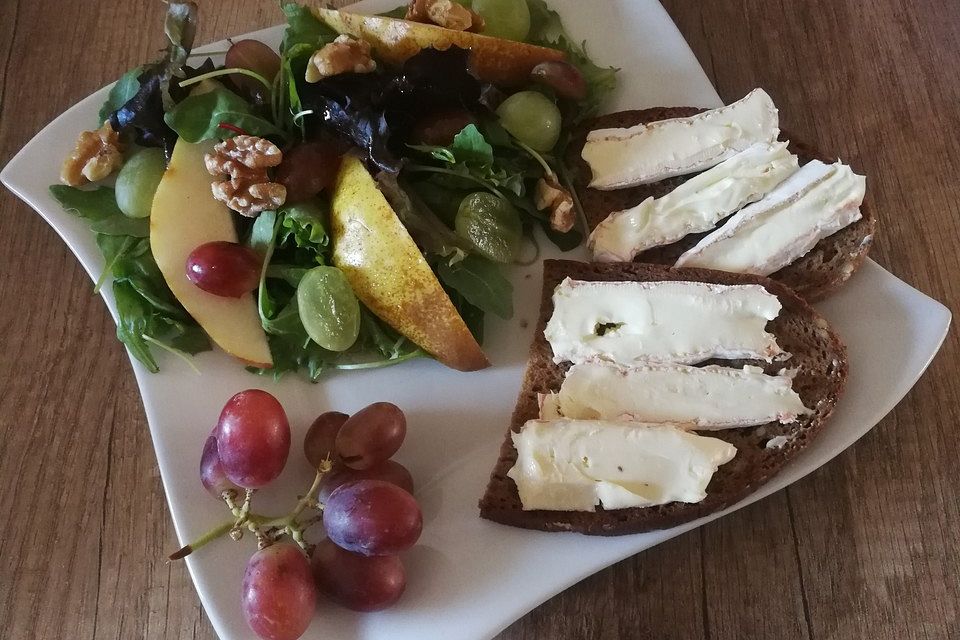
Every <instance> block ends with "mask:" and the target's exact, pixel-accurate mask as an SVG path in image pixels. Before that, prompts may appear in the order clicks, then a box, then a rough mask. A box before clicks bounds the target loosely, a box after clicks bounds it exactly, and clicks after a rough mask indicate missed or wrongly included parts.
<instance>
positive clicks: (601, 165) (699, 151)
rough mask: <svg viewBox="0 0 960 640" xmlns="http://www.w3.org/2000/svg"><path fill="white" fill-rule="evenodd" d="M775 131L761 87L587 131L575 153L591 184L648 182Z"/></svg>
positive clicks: (708, 163)
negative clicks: (718, 102)
mask: <svg viewBox="0 0 960 640" xmlns="http://www.w3.org/2000/svg"><path fill="white" fill-rule="evenodd" d="M779 134H780V129H779V118H778V115H777V108H776V107H775V106H774V105H773V100H771V99H770V96H769V95H767V93H766V92H765V91H764V90H763V89H754V90H753V91H751V92H750V93H748V94H747V95H746V96H745V97H744V98H742V99H740V100H738V101H737V102H734V103H733V104H730V105H727V106H726V107H720V108H719V109H711V110H709V111H704V112H702V113H698V114H697V115H695V116H691V117H689V118H672V119H669V120H660V121H658V122H649V123H647V124H640V125H637V126H635V127H628V128H625V129H597V130H594V131H591V132H590V133H589V134H587V140H586V143H585V144H584V147H583V151H582V152H581V156H582V157H583V159H584V160H585V161H586V162H587V164H588V165H590V170H591V171H592V173H593V179H592V180H591V182H590V186H591V187H593V188H594V189H602V190H610V189H622V188H624V187H633V186H636V185H638V184H649V183H651V182H657V181H659V180H663V179H665V178H671V177H673V176H682V175H686V174H688V173H695V172H697V171H703V170H704V169H709V168H710V167H712V166H714V165H716V164H719V163H720V162H723V161H724V160H726V159H727V158H729V157H731V156H733V155H734V154H736V153H737V152H739V151H743V150H744V149H746V148H747V147H749V146H751V145H753V144H756V143H758V142H773V141H774V140H776V139H777V136H778V135H779Z"/></svg>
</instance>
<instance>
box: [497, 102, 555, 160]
mask: <svg viewBox="0 0 960 640" xmlns="http://www.w3.org/2000/svg"><path fill="white" fill-rule="evenodd" d="M497 116H498V117H499V118H500V124H501V125H503V128H504V129H506V130H507V131H509V132H510V133H511V134H513V137H515V138H516V139H517V140H519V141H520V142H522V143H524V144H526V145H529V146H530V147H532V148H534V149H535V150H537V151H540V152H543V153H546V152H548V151H550V150H551V149H553V147H554V146H556V144H557V140H559V139H560V109H558V108H557V105H555V104H554V103H553V101H551V100H550V98H548V97H547V96H545V95H543V94H542V93H539V92H537V91H521V92H519V93H515V94H513V95H512V96H510V97H509V98H507V99H506V100H504V101H503V103H502V104H501V105H500V106H499V107H498V108H497Z"/></svg>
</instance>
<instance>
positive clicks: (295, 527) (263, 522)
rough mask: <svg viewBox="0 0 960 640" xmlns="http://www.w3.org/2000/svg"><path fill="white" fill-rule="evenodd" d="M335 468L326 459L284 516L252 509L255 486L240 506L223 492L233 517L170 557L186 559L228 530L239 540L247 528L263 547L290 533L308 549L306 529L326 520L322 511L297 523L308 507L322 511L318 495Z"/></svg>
mask: <svg viewBox="0 0 960 640" xmlns="http://www.w3.org/2000/svg"><path fill="white" fill-rule="evenodd" d="M332 468H333V464H332V463H331V462H330V461H329V460H324V461H323V462H322V463H321V464H320V467H319V468H318V469H317V473H316V475H315V476H314V478H313V484H311V485H310V488H309V489H307V492H306V493H305V494H304V495H303V496H302V497H301V498H300V499H299V500H297V504H296V505H295V506H294V508H293V511H291V512H290V513H288V514H287V515H284V516H279V517H270V516H264V515H260V514H258V513H254V512H252V511H251V510H250V499H251V498H252V497H253V494H254V490H253V489H247V490H246V494H245V496H244V500H243V504H242V505H240V506H239V507H238V506H237V504H236V502H235V501H234V496H233V495H232V494H231V493H228V492H224V495H223V496H222V497H223V501H224V502H225V503H226V505H227V507H228V508H229V509H230V512H231V514H232V515H233V519H231V520H227V521H226V522H223V523H221V524H219V525H217V526H216V527H214V528H213V529H210V530H209V531H207V532H206V533H204V534H203V535H201V536H200V537H199V538H197V539H196V540H194V541H193V542H191V543H190V544H188V545H185V546H183V547H181V548H180V549H178V550H177V551H174V552H173V553H171V554H170V555H169V556H168V559H169V560H171V561H173V560H181V559H183V558H186V557H187V556H188V555H190V554H191V553H193V552H194V551H196V550H197V549H199V548H201V547H203V546H205V545H206V544H208V543H210V542H211V541H213V540H216V539H217V538H221V537H223V536H225V535H227V534H228V533H229V534H230V535H231V537H232V538H234V540H239V539H240V536H241V534H242V530H243V528H244V527H246V528H247V529H249V530H250V531H251V532H253V534H254V535H255V536H256V537H257V546H258V547H259V548H261V549H263V548H264V547H266V546H269V545H270V544H272V543H273V542H276V541H277V540H279V539H280V537H282V536H284V535H289V536H290V537H291V538H293V540H294V541H295V542H296V543H297V544H298V545H300V547H301V548H302V549H303V550H304V551H306V549H307V543H306V541H305V540H304V539H303V532H304V531H306V530H307V529H308V528H309V527H310V526H312V525H314V524H316V523H317V522H320V520H322V519H323V515H322V513H321V514H319V515H314V516H311V517H309V518H306V519H305V520H304V521H303V522H297V518H298V517H299V516H300V514H302V513H303V512H304V511H305V510H306V509H307V507H313V508H315V509H318V510H320V511H321V512H322V511H323V504H321V503H320V502H319V501H318V500H317V494H318V492H319V491H320V484H321V482H322V481H323V477H324V476H325V475H326V474H327V473H329V472H330V469H332Z"/></svg>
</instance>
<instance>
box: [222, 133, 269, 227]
mask: <svg viewBox="0 0 960 640" xmlns="http://www.w3.org/2000/svg"><path fill="white" fill-rule="evenodd" d="M203 160H204V164H205V165H206V167H207V171H209V172H210V175H212V176H224V175H226V176H229V177H230V179H229V180H224V181H222V182H214V183H213V184H211V185H210V188H211V190H212V191H213V197H214V198H216V199H217V200H219V201H220V202H223V203H224V204H226V205H227V206H228V207H230V208H231V209H233V210H234V211H236V212H237V213H239V214H240V215H244V216H247V217H251V218H253V217H256V215H257V214H258V213H260V212H261V211H267V210H273V209H276V208H277V207H279V206H280V205H282V204H283V203H284V202H286V200H287V188H286V187H284V186H283V185H282V184H279V183H276V182H271V181H270V177H269V176H268V175H267V169H269V168H271V167H276V166H277V165H279V164H280V162H281V161H282V160H283V153H282V152H281V151H280V149H279V148H278V147H277V145H275V144H273V143H272V142H270V141H269V140H266V139H265V138H258V137H257V136H246V135H241V136H235V137H233V138H229V139H227V140H224V141H223V142H221V143H220V144H218V145H217V146H215V147H214V148H213V153H208V154H207V155H206V156H204V158H203Z"/></svg>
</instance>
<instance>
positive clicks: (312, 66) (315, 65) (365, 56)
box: [305, 35, 377, 82]
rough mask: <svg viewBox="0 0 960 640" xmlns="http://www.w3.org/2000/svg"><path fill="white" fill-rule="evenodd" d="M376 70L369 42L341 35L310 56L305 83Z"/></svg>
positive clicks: (375, 62)
mask: <svg viewBox="0 0 960 640" xmlns="http://www.w3.org/2000/svg"><path fill="white" fill-rule="evenodd" d="M376 68H377V61H376V60H374V59H373V58H372V57H371V56H370V43H369V42H366V41H364V40H354V39H353V38H351V37H350V36H348V35H342V36H337V39H336V40H334V41H333V42H331V43H330V44H327V45H324V46H323V48H321V49H318V50H317V51H315V52H314V54H313V55H312V56H310V62H308V63H307V72H306V75H305V78H306V81H307V82H319V81H320V80H323V79H324V78H329V77H330V76H337V75H340V74H341V73H370V72H371V71H373V70H374V69H376Z"/></svg>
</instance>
